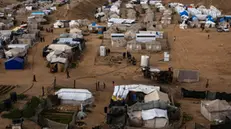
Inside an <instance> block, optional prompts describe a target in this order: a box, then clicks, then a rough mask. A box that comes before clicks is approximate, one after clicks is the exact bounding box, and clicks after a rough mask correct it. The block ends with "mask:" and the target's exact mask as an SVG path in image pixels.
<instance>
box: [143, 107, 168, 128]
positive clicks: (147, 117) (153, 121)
mask: <svg viewBox="0 0 231 129" xmlns="http://www.w3.org/2000/svg"><path fill="white" fill-rule="evenodd" d="M141 113H142V119H143V120H144V127H146V128H152V129H156V128H163V127H165V126H166V125H168V115H167V110H162V109H149V110H142V112H141Z"/></svg>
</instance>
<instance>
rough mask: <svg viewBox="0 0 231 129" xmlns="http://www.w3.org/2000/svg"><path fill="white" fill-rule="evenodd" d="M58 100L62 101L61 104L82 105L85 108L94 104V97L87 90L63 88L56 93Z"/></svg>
mask: <svg viewBox="0 0 231 129" xmlns="http://www.w3.org/2000/svg"><path fill="white" fill-rule="evenodd" d="M55 95H58V98H60V99H61V104H69V105H80V104H82V105H83V106H85V105H89V104H92V103H93V102H94V97H93V95H92V93H91V92H90V91H89V90H87V89H65V88H62V89H60V90H58V91H57V92H55Z"/></svg>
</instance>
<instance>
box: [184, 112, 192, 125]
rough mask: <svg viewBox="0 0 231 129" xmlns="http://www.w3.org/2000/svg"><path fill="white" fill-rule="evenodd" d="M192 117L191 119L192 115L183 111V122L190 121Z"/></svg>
mask: <svg viewBox="0 0 231 129" xmlns="http://www.w3.org/2000/svg"><path fill="white" fill-rule="evenodd" d="M192 119H193V117H192V116H191V115H190V114H187V113H186V112H183V123H186V122H188V121H191V120H192Z"/></svg>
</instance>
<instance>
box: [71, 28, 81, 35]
mask: <svg viewBox="0 0 231 129" xmlns="http://www.w3.org/2000/svg"><path fill="white" fill-rule="evenodd" d="M70 33H71V34H72V33H77V34H82V30H80V29H78V28H72V29H71V30H70Z"/></svg>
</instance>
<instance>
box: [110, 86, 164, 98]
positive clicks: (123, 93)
mask: <svg viewBox="0 0 231 129" xmlns="http://www.w3.org/2000/svg"><path fill="white" fill-rule="evenodd" d="M155 90H158V91H159V90H160V87H159V86H151V85H142V84H133V85H119V86H115V87H114V92H113V96H116V97H117V98H123V99H125V98H126V97H127V95H128V93H129V91H135V92H143V93H145V94H149V93H151V92H153V91H155Z"/></svg>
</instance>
